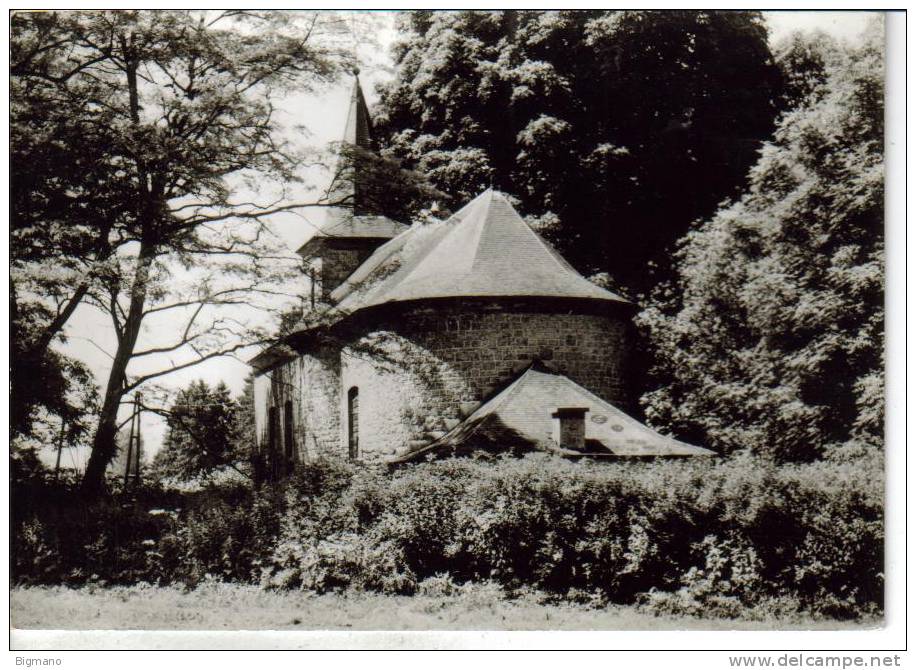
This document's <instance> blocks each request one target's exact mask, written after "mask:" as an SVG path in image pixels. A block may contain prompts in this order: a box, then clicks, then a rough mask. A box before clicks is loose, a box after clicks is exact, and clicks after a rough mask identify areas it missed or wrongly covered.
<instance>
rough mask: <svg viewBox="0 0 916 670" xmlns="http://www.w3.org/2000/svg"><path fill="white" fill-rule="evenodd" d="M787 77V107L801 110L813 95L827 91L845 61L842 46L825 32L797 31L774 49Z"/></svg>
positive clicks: (784, 93) (784, 95) (785, 101)
mask: <svg viewBox="0 0 916 670" xmlns="http://www.w3.org/2000/svg"><path fill="white" fill-rule="evenodd" d="M773 55H774V57H775V58H776V64H777V65H778V66H779V69H780V71H781V72H782V76H783V107H784V108H785V109H786V110H791V109H795V108H797V107H799V106H800V105H801V104H802V103H803V102H804V101H805V99H806V98H808V97H809V96H811V95H815V96H820V95H823V94H824V92H825V86H826V83H827V75H828V72H829V71H830V70H831V69H835V68H836V67H839V66H840V65H841V64H842V62H843V50H842V48H841V47H840V45H839V43H838V42H837V41H836V40H835V39H834V38H833V37H831V36H830V35H828V34H827V33H825V32H823V31H816V32H814V33H808V32H801V31H796V32H794V33H792V34H790V35H788V36H787V37H784V38H783V39H782V40H781V41H780V42H779V43H778V44H776V46H775V47H774V48H773Z"/></svg>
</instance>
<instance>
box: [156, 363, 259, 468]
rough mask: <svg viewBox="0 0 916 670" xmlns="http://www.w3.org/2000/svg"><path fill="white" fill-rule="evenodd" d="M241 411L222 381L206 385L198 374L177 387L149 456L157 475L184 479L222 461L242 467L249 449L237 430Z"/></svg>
mask: <svg viewBox="0 0 916 670" xmlns="http://www.w3.org/2000/svg"><path fill="white" fill-rule="evenodd" d="M242 414H243V408H242V405H241V404H240V403H239V402H238V401H236V400H234V399H233V398H232V397H231V394H230V391H229V388H228V387H227V386H226V385H225V384H224V383H223V382H219V383H218V384H217V385H216V386H215V387H212V388H211V387H210V386H209V385H208V384H207V383H206V382H205V381H203V380H202V379H199V380H197V381H194V382H192V383H191V385H190V386H188V387H187V388H185V389H182V390H180V391H179V392H178V395H177V397H176V398H175V401H174V402H173V403H172V406H171V407H170V408H169V410H168V412H167V414H166V425H167V430H166V434H165V439H164V441H163V444H162V448H161V449H160V450H159V451H158V452H156V455H155V456H154V457H153V469H154V471H155V472H156V474H157V476H160V477H171V478H174V479H176V480H177V481H185V482H187V481H191V480H195V479H208V478H209V477H211V476H212V475H213V474H214V473H215V472H217V471H219V470H222V469H225V468H227V467H229V468H233V469H236V470H239V469H240V468H242V469H247V467H248V461H249V455H250V454H251V449H250V447H249V445H248V444H246V443H245V441H244V439H243V436H242V431H243V430H244V425H243V422H242Z"/></svg>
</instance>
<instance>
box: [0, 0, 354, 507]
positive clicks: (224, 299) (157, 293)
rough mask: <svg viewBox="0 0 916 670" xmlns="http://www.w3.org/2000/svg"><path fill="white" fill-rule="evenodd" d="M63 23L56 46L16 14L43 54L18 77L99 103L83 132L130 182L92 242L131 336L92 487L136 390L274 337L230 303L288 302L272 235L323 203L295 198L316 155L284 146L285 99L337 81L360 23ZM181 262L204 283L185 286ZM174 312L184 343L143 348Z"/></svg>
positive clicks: (149, 16) (112, 188) (100, 17)
mask: <svg viewBox="0 0 916 670" xmlns="http://www.w3.org/2000/svg"><path fill="white" fill-rule="evenodd" d="M53 17H54V23H55V25H54V31H53V33H50V35H51V36H50V37H49V36H48V35H49V33H48V32H47V30H46V28H47V22H46V21H45V19H43V18H39V17H36V16H34V15H24V16H22V17H18V18H17V23H16V25H15V26H14V32H15V33H16V34H17V35H19V36H22V35H25V36H26V37H24V38H22V40H21V41H22V42H23V43H25V44H27V45H31V46H30V47H28V50H29V53H31V52H33V51H37V52H38V53H39V54H40V56H33V57H31V58H27V59H22V64H17V70H16V73H17V77H18V78H19V79H20V81H22V82H24V83H23V87H24V88H27V87H28V86H29V85H31V82H33V81H36V80H40V81H50V83H51V84H53V86H52V90H53V91H54V92H55V94H58V95H61V96H64V95H67V96H76V95H78V94H81V95H84V96H85V103H86V104H83V105H81V106H79V107H76V108H70V109H69V110H68V112H69V113H71V114H75V115H77V116H78V117H79V123H78V124H77V122H75V121H74V122H69V123H70V125H79V127H80V128H83V129H84V130H85V131H86V132H88V134H89V137H91V138H93V141H94V142H98V143H99V144H100V146H101V147H102V149H100V150H97V151H95V153H94V154H93V155H98V156H100V159H99V160H100V163H101V164H102V166H103V167H104V169H105V170H107V171H108V172H110V173H111V174H113V175H114V176H115V177H116V179H115V181H114V182H112V183H106V187H105V189H104V193H105V194H106V195H107V196H110V197H111V198H112V200H113V201H114V202H115V203H117V204H118V207H114V208H113V210H114V211H117V216H116V218H114V220H112V221H111V228H110V229H108V230H104V227H103V230H102V231H101V233H100V234H99V235H98V236H96V237H95V238H93V236H91V235H90V236H89V238H90V239H95V241H96V242H101V243H102V244H103V246H104V247H105V249H106V251H105V253H104V254H99V256H100V257H103V258H102V260H103V262H101V263H98V264H97V265H96V266H95V268H94V269H95V274H94V275H93V277H92V279H93V281H92V282H91V283H89V284H88V285H87V286H86V288H85V292H84V295H83V297H82V300H85V301H88V302H90V303H91V304H93V305H94V306H96V307H97V308H99V309H102V310H103V311H105V312H106V313H107V314H108V316H109V317H110V319H111V321H112V325H113V328H114V329H115V332H116V335H117V350H116V351H115V353H114V354H113V357H112V358H113V360H112V365H111V369H110V374H109V378H108V381H107V384H106V386H105V390H104V395H103V401H102V406H101V411H100V417H99V422H98V428H97V430H96V433H95V437H94V439H93V448H92V454H91V456H90V459H89V463H88V466H87V469H86V474H85V479H84V488H85V490H86V491H87V492H90V493H94V492H98V491H100V490H101V489H102V487H103V486H104V472H105V468H106V466H107V464H108V463H109V461H110V460H111V458H112V457H113V455H114V453H115V434H116V432H117V416H118V409H119V406H120V404H121V402H122V398H123V397H124V395H125V394H126V393H129V392H130V391H133V390H134V389H136V388H138V387H139V386H140V385H142V384H144V383H146V382H148V381H150V380H152V379H155V378H158V377H161V376H162V375H164V374H167V373H169V372H171V371H174V370H178V369H183V368H187V367H190V366H191V365H194V364H196V363H198V362H200V361H202V360H207V359H209V358H213V357H215V356H219V355H225V354H227V353H231V352H232V351H234V350H236V349H238V348H240V347H241V346H243V344H245V343H248V342H250V341H257V339H258V337H259V336H266V332H265V331H263V329H262V330H258V329H257V328H254V329H253V328H250V327H248V325H247V324H244V323H241V322H239V320H238V319H237V318H236V317H235V316H231V315H228V313H227V312H226V310H225V309H224V308H226V307H227V306H230V305H235V306H239V305H243V304H244V305H248V304H250V303H252V302H253V301H255V300H256V299H257V298H259V297H261V298H264V299H265V300H269V299H270V298H274V299H275V298H278V297H280V296H278V295H277V294H278V291H277V289H276V288H275V287H276V286H277V281H278V280H280V279H282V278H283V277H284V276H287V275H286V274H285V273H284V271H285V272H287V273H288V272H291V271H292V269H293V268H294V267H295V266H294V260H293V259H291V257H290V255H289V254H288V253H286V252H285V251H282V250H281V249H280V248H279V246H278V244H276V240H271V239H270V235H269V228H268V227H267V225H266V223H265V221H266V217H269V215H271V214H274V213H277V212H281V211H290V210H295V209H297V208H298V207H302V206H307V205H313V204H316V203H317V199H316V202H308V203H303V202H294V201H292V199H291V198H290V193H289V188H290V186H291V185H292V184H294V183H296V181H297V179H298V178H297V175H296V172H295V170H296V168H297V167H298V165H299V162H300V161H301V159H302V157H301V156H297V155H296V154H295V153H294V152H293V151H292V149H291V148H290V146H289V145H288V144H286V143H284V142H283V141H282V140H281V138H280V135H279V130H280V127H279V125H278V122H277V120H276V118H275V117H276V114H275V111H276V110H275V101H276V99H277V96H278V95H281V94H283V93H284V92H285V91H286V90H289V88H290V87H297V89H298V90H302V89H308V88H310V87H312V86H314V85H316V84H319V83H321V82H326V81H329V80H330V79H331V78H333V77H334V76H335V75H336V73H337V66H338V64H339V63H340V62H342V61H343V59H342V58H340V57H339V53H338V52H339V49H338V46H339V45H338V43H337V42H336V41H335V40H336V38H335V35H338V34H339V33H340V31H342V30H344V29H345V28H346V25H345V24H344V23H343V22H342V21H341V20H339V19H338V18H336V17H335V15H333V14H331V13H316V12H302V13H286V12H236V11H228V12H190V11H169V12H163V11H159V12H144V11H119V12H66V13H63V12H62V13H56V14H53ZM49 62H51V63H66V64H67V67H68V69H67V71H66V73H64V75H65V76H64V75H60V74H56V73H52V74H51V75H50V80H49V78H48V77H49V74H48V71H47V67H45V64H46V63H49ZM61 91H63V92H61ZM56 123H57V122H56V121H52V122H51V125H52V126H53V127H56ZM68 141H69V140H66V139H65V140H62V142H63V143H64V144H66V143H67V142H68ZM52 186H53V184H52ZM51 190H53V189H51ZM125 203H127V204H126V205H125ZM77 204H79V203H77ZM90 244H91V243H90ZM284 263H287V265H285V266H284V265H283V264H284ZM176 268H181V269H183V270H184V271H185V272H186V273H187V274H188V275H189V276H190V277H191V279H190V280H189V281H187V282H185V283H184V284H181V285H179V286H175V282H176V280H175V274H174V271H175V269H176ZM264 308H265V309H266V308H267V306H266V303H265V305H264ZM153 315H158V317H154V316H153ZM165 317H168V321H169V322H170V323H171V325H172V327H173V328H174V332H176V333H178V334H179V335H178V337H177V338H176V340H175V341H174V342H173V343H170V344H167V345H165V346H151V347H147V348H142V349H138V348H137V344H138V339H139V337H140V334H141V327H142V326H143V325H144V323H146V324H147V325H148V324H149V322H150V321H152V320H154V319H155V318H160V319H164V318H165ZM176 323H177V324H178V326H177V327H175V324H176ZM240 338H245V341H243V340H242V339H240ZM173 354H174V355H176V356H183V358H184V360H182V361H181V362H177V363H175V364H172V363H171V361H170V360H169V363H168V364H167V365H164V366H163V367H161V368H159V369H156V370H154V371H153V372H149V373H146V374H140V375H129V374H128V365H129V364H130V363H131V362H132V361H135V360H137V359H138V358H141V357H155V356H157V355H158V356H160V357H167V358H168V357H170V356H171V355H173ZM147 360H149V359H147Z"/></svg>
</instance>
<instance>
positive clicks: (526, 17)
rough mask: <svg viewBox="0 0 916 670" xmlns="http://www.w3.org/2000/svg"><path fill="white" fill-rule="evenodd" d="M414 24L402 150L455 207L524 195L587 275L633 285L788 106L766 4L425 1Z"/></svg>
mask: <svg viewBox="0 0 916 670" xmlns="http://www.w3.org/2000/svg"><path fill="white" fill-rule="evenodd" d="M400 30H401V36H402V40H401V42H400V43H399V44H398V45H397V46H396V47H395V54H394V55H395V62H396V65H397V68H398V69H397V77H396V79H395V80H394V81H393V82H392V83H391V84H389V85H387V86H383V87H382V91H381V93H382V97H381V110H380V111H381V113H380V115H379V116H378V119H377V121H378V124H379V127H380V129H381V131H382V134H383V136H384V141H383V144H387V146H388V149H387V152H388V153H389V154H392V155H396V156H398V157H400V158H402V159H404V160H405V161H406V162H407V164H408V165H409V166H411V167H415V168H416V169H418V170H419V171H420V172H422V173H424V174H427V175H428V176H429V178H430V179H431V181H432V182H433V184H434V185H435V186H436V187H438V188H439V189H440V190H442V191H444V192H446V193H447V194H448V195H449V196H450V198H449V200H448V201H447V203H446V204H447V205H450V206H454V205H456V204H459V203H462V202H466V201H467V200H469V199H470V198H471V197H473V196H475V195H477V194H478V193H479V192H480V191H482V190H483V189H485V188H486V187H487V186H494V187H496V188H498V189H500V190H502V191H506V192H508V193H511V194H512V195H513V196H516V197H517V198H518V199H519V201H520V202H519V206H520V209H521V211H522V213H523V214H525V215H528V216H530V217H533V218H534V219H537V220H549V221H552V222H553V225H552V226H551V227H550V228H549V229H546V230H545V232H547V233H548V234H549V236H550V238H551V241H552V242H554V243H556V244H557V245H558V246H559V248H560V251H561V252H563V253H564V254H565V255H566V257H567V258H568V259H569V260H570V261H571V262H572V263H573V264H574V265H576V266H577V267H578V268H579V269H580V270H582V271H583V272H585V273H586V274H592V273H594V272H609V273H611V275H612V276H613V278H614V280H615V281H616V282H618V283H621V284H623V285H625V286H629V287H630V289H631V290H645V289H647V288H648V287H649V286H650V285H651V284H652V282H653V281H654V280H653V278H652V276H651V271H650V272H647V265H648V264H649V263H650V262H658V261H660V260H662V259H663V258H664V252H665V250H666V248H667V247H668V246H669V245H670V244H671V243H672V242H673V241H674V240H675V239H676V238H678V237H680V236H681V235H682V234H683V233H684V232H685V230H686V228H687V225H688V223H689V222H690V221H692V220H693V219H695V218H697V217H699V216H707V215H709V214H710V213H711V212H713V211H714V209H715V206H716V205H717V204H718V203H719V202H720V201H721V200H722V199H723V198H725V197H728V196H731V195H733V194H735V193H736V189H738V188H739V187H741V186H742V185H743V183H744V181H745V175H746V171H747V169H748V167H749V166H750V165H751V164H752V163H753V160H754V158H755V154H756V151H757V148H758V143H759V142H760V141H762V140H764V139H766V138H767V137H768V136H769V134H770V132H771V130H772V122H773V119H774V117H775V115H776V113H777V111H778V109H777V106H776V102H777V98H778V96H779V95H780V94H781V77H780V73H779V70H778V68H777V67H776V66H775V65H774V64H773V61H772V56H771V54H770V51H769V48H768V46H767V30H766V27H765V25H764V22H763V18H762V17H761V15H760V14H759V13H756V12H715V11H713V12H709V11H699V12H698V11H664V12H657V11H581V10H569V11H549V12H545V11H493V12H484V11H450V12H423V11H416V12H409V13H405V14H404V15H403V16H402V17H401V22H400ZM660 266H661V267H662V268H664V267H667V265H666V264H664V263H661V264H660Z"/></svg>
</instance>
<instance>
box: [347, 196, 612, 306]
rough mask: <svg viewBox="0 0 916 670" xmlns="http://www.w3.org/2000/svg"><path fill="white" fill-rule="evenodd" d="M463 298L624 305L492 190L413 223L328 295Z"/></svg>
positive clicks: (378, 299) (372, 299)
mask: <svg viewBox="0 0 916 670" xmlns="http://www.w3.org/2000/svg"><path fill="white" fill-rule="evenodd" d="M459 296H460V297H546V298H581V299H591V300H600V301H607V302H615V303H622V304H623V303H627V301H626V300H624V299H623V298H621V297H620V296H618V295H616V294H614V293H611V292H610V291H606V290H604V289H602V288H599V287H597V286H595V285H594V284H592V283H591V282H589V281H588V280H587V279H585V278H584V277H582V275H580V274H579V273H578V272H576V271H575V269H573V267H572V266H570V265H569V263H567V262H566V261H565V260H564V259H563V257H562V256H560V254H558V253H557V252H556V250H554V249H553V248H552V247H551V246H550V245H549V244H548V243H547V242H545V241H544V240H543V239H541V237H540V236H539V235H538V234H537V233H535V232H534V231H533V230H532V229H531V228H530V227H529V226H528V224H526V223H525V222H524V220H523V219H522V218H521V217H520V216H519V215H518V212H516V211H515V209H514V208H513V207H512V205H511V204H510V203H509V201H508V200H507V199H506V197H505V196H504V195H502V194H501V193H498V192H496V191H493V190H492V189H490V190H487V191H485V192H484V193H482V194H481V195H479V196H477V197H476V198H475V199H474V200H472V201H471V202H470V203H468V204H467V205H465V206H464V207H463V208H462V209H461V210H459V211H458V212H457V213H455V214H454V215H453V216H451V217H450V218H449V219H447V220H446V221H443V222H440V223H434V224H429V225H415V226H413V227H412V228H410V230H408V231H407V232H405V233H402V234H401V235H399V236H398V237H396V238H394V239H393V240H391V241H390V242H388V243H386V244H384V245H383V246H381V247H380V248H379V249H378V250H377V251H376V252H375V253H374V254H373V255H372V256H371V257H370V258H369V259H367V260H366V262H365V263H363V264H362V265H361V266H360V267H359V269H357V270H356V272H354V273H353V274H352V275H351V276H350V277H349V278H348V279H347V281H346V282H344V283H343V284H342V285H341V286H339V287H338V288H337V289H336V290H335V291H334V292H333V293H332V294H331V298H332V300H334V301H335V302H337V303H338V309H339V310H340V311H342V312H345V313H352V312H354V311H356V310H358V309H363V308H366V307H370V306H374V305H381V304H385V303H394V302H404V301H409V300H421V299H430V298H449V297H459Z"/></svg>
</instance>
